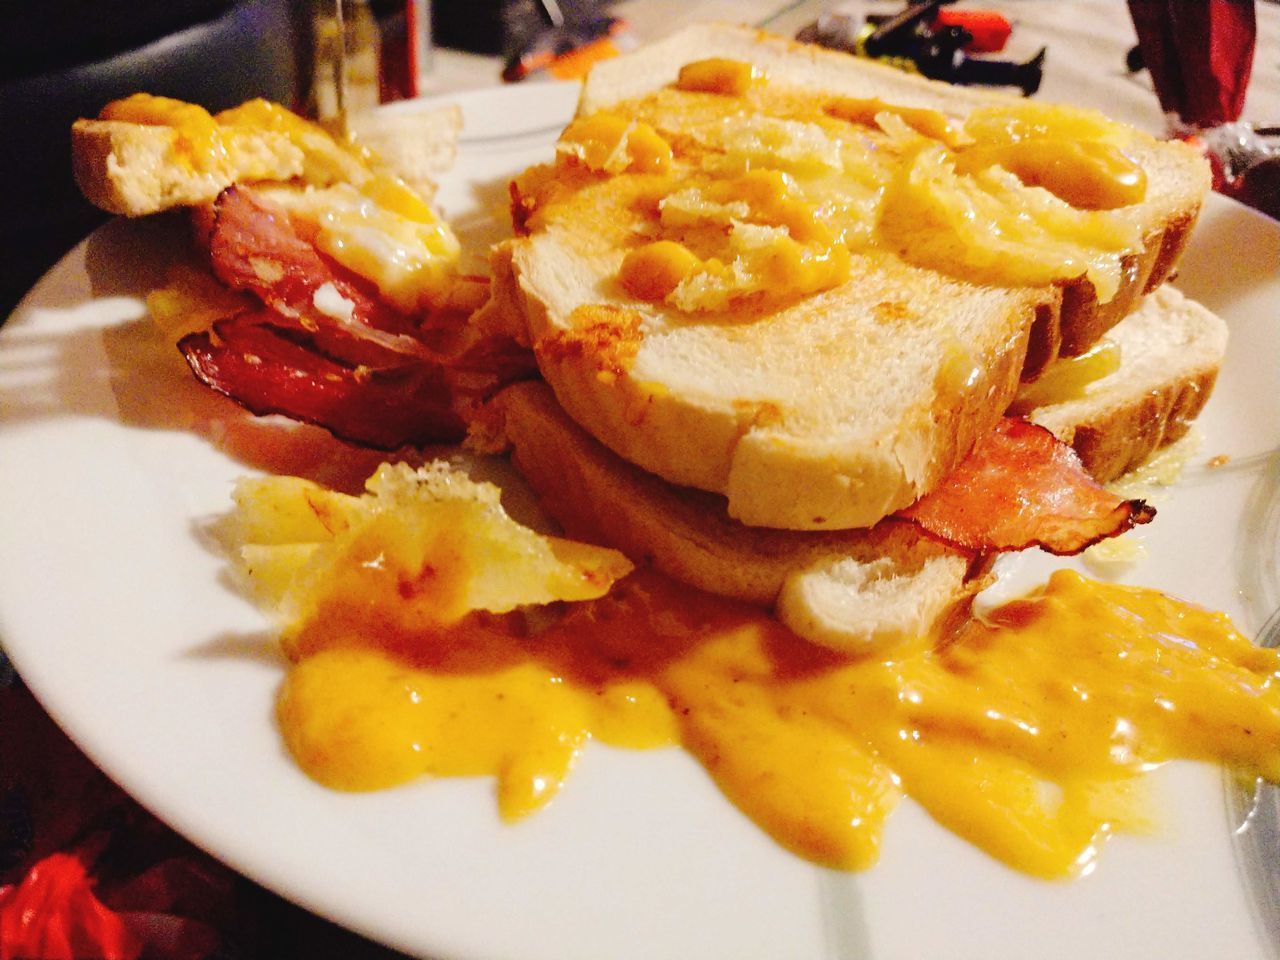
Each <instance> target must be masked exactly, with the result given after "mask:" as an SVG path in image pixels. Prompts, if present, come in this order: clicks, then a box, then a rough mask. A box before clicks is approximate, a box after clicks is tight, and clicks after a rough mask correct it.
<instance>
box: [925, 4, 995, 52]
mask: <svg viewBox="0 0 1280 960" xmlns="http://www.w3.org/2000/svg"><path fill="white" fill-rule="evenodd" d="M943 27H960V28H961V29H963V30H967V31H968V32H969V35H970V36H972V37H973V39H972V40H971V41H969V43H967V44H966V45H965V48H964V51H965V53H997V52H999V51H1000V50H1003V49H1004V45H1005V44H1006V43H1008V42H1009V35H1010V34H1012V33H1013V24H1011V23H1010V22H1009V20H1008V18H1007V17H1005V16H1004V15H1003V14H1001V13H997V12H996V11H995V10H952V9H946V10H939V11H938V15H937V16H936V17H934V20H933V24H932V29H933V30H939V29H941V28H943Z"/></svg>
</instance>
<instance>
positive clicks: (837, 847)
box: [278, 570, 1280, 877]
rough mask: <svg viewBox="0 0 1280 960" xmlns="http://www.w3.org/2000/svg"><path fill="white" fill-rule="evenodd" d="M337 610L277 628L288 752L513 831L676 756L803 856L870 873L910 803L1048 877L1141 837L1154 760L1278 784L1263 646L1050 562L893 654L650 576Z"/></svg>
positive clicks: (1218, 619) (340, 784)
mask: <svg viewBox="0 0 1280 960" xmlns="http://www.w3.org/2000/svg"><path fill="white" fill-rule="evenodd" d="M435 572H436V573H437V574H441V573H442V571H438V570H437V571H435ZM388 575H390V574H388ZM347 599H348V600H350V601H351V602H344V603H340V604H337V605H330V606H327V607H326V608H325V609H324V611H323V612H322V613H318V614H317V615H316V616H314V617H312V618H311V620H310V621H308V622H304V623H301V624H300V625H297V626H296V627H295V628H294V629H292V630H291V631H290V633H289V637H288V642H287V651H288V653H289V656H290V660H291V666H290V668H289V672H288V675H287V678H286V681H285V683H284V685H283V688H282V690H281V693H280V697H279V703H278V716H279V721H280V726H281V730H282V731H283V735H284V739H285V741H286V743H287V744H288V747H289V750H290V751H291V752H292V754H293V756H294V757H296V759H297V761H298V763H299V764H300V765H301V766H302V767H303V769H305V770H306V771H307V773H309V774H310V775H311V776H313V777H314V778H316V779H317V780H318V781H320V782H321V783H324V784H327V785H329V786H332V787H336V788H339V789H345V790H366V789H377V788H383V787H387V786H391V785H393V784H397V783H402V782H405V781H408V780H411V779H413V778H415V777H418V776H420V775H423V774H431V775H435V776H475V775H488V776H492V777H494V778H496V781H497V794H498V804H499V808H500V810H501V812H502V815H503V816H504V817H506V818H508V819H514V818H518V817H521V816H524V815H525V814H528V813H530V812H532V811H534V810H536V809H538V808H539V807H540V806H542V805H543V804H545V803H546V802H547V801H548V800H549V799H550V798H551V797H553V796H554V795H555V793H556V791H557V790H559V789H560V788H561V786H562V784H563V783H564V782H565V780H566V778H567V777H568V775H569V773H570V772H571V770H572V767H573V764H574V761H575V759H576V757H577V756H578V754H579V753H580V752H581V751H582V749H583V748H584V746H585V745H586V744H587V743H589V742H590V741H591V740H598V741H600V742H602V743H607V744H612V745H616V746H622V747H633V748H649V747H659V746H665V745H674V744H679V745H680V746H682V747H683V748H684V749H685V750H687V751H689V753H690V754H692V755H693V756H694V757H696V758H697V759H698V761H699V762H700V763H701V764H702V765H703V766H704V767H705V768H706V770H707V772H708V773H709V774H710V775H711V777H712V778H713V779H714V780H715V782H716V783H717V784H718V786H719V787H720V789H721V790H722V791H723V792H724V794H725V796H726V797H728V798H729V799H730V800H731V801H732V802H733V803H734V804H735V805H737V806H738V807H739V808H740V809H741V810H742V811H743V812H744V813H745V814H746V815H747V816H749V817H750V818H751V819H752V820H754V821H755V822H756V823H757V824H758V825H759V826H760V827H761V828H762V829H763V830H765V831H766V832H767V833H768V834H769V835H770V836H772V837H774V838H775V839H776V840H777V841H778V842H779V843H780V844H781V845H782V846H784V847H786V848H787V849H789V850H791V851H794V852H795V853H797V854H799V855H800V856H802V857H805V858H807V859H809V860H812V861H814V862H816V863H820V864H825V865H829V866H833V867H838V868H848V869H858V868H864V867H867V866H869V865H871V864H872V863H874V862H875V860H876V857H877V854H878V849H879V843H880V837H881V834H882V832H883V830H884V827H885V821H886V818H887V817H888V815H889V814H890V813H891V812H892V810H893V809H894V807H895V805H896V804H897V803H898V801H899V799H900V798H901V797H902V796H903V795H906V796H909V797H911V798H913V799H914V800H915V801H916V802H918V803H919V804H921V805H922V806H923V807H924V808H925V809H926V810H927V811H928V812H929V813H930V814H931V815H932V816H933V817H934V818H935V819H936V820H937V821H938V822H939V823H941V824H942V825H944V826H945V827H947V828H948V829H950V830H952V831H954V832H955V833H956V834H958V835H960V836H962V837H964V838H965V839H967V840H968V841H970V842H972V843H973V844H975V845H977V846H978V847H980V848H982V849H983V850H985V851H987V852H988V853H990V854H991V855H993V856H995V857H998V858H999V859H1001V860H1002V861H1004V862H1005V863H1007V864H1009V865H1010V866H1012V867H1015V868H1017V869H1019V870H1022V871H1025V872H1027V873H1030V874H1033V875H1036V876H1042V877H1062V876H1069V875H1073V874H1077V873H1079V872H1080V871H1081V870H1082V869H1084V868H1085V867H1086V866H1087V865H1088V864H1089V863H1090V862H1091V860H1092V858H1093V857H1094V855H1095V853H1096V849H1097V846H1098V844H1099V842H1100V841H1101V840H1102V839H1103V838H1104V837H1105V836H1106V835H1107V834H1108V833H1109V832H1111V831H1112V830H1125V829H1128V830H1135V829H1142V827H1143V824H1144V822H1145V815H1144V812H1143V810H1142V808H1141V805H1140V804H1135V801H1134V797H1133V796H1132V795H1131V791H1130V789H1129V787H1130V786H1131V785H1132V784H1134V783H1135V782H1136V781H1137V778H1138V777H1139V775H1140V774H1141V773H1142V772H1143V771H1145V770H1147V769H1149V768H1150V767H1151V766H1152V765H1154V764H1157V763H1160V762H1162V761H1165V760H1169V759H1173V758H1190V759H1199V760H1209V761H1216V762H1220V763H1223V764H1226V765H1228V766H1230V767H1232V768H1235V769H1237V770H1239V771H1241V772H1242V773H1245V774H1248V775H1251V776H1252V775H1261V776H1263V777H1266V778H1268V779H1271V780H1273V781H1278V780H1280V687H1278V685H1277V682H1276V681H1277V677H1278V676H1280V655H1277V653H1276V652H1275V651H1271V650H1264V649H1260V648H1256V647H1254V646H1253V645H1252V644H1250V643H1249V642H1248V641H1247V640H1246V639H1245V638H1244V637H1242V636H1240V635H1239V634H1238V633H1236V632H1235V631H1234V630H1233V629H1232V627H1231V625H1230V623H1229V622H1228V620H1227V619H1226V617H1225V616H1224V615H1221V614H1215V613H1210V612H1207V611H1204V610H1201V609H1199V608H1196V607H1194V606H1191V605H1189V604H1185V603H1181V602H1179V601H1177V600H1173V599H1170V598H1168V597H1165V596H1162V595H1161V594H1158V593H1156V592H1153V591H1150V590H1145V589H1138V588H1131V587H1123V586H1116V585H1109V584H1103V583H1099V582H1093V581H1090V580H1088V579H1085V578H1083V577H1081V576H1079V575H1077V574H1075V573H1072V572H1066V571H1062V572H1059V573H1056V574H1054V575H1053V577H1052V578H1051V579H1050V581H1049V583H1048V584H1047V586H1046V587H1045V588H1044V589H1043V590H1042V591H1041V592H1040V593H1039V594H1037V595H1033V596H1031V597H1029V598H1027V599H1024V600H1020V601H1017V602H1014V603H1012V604H1009V605H1007V606H1005V607H1003V608H1001V609H999V610H997V611H996V612H995V613H994V614H993V615H992V617H991V619H990V624H989V625H987V624H983V623H980V622H977V621H971V622H969V623H967V624H965V625H964V626H962V627H961V628H959V630H958V631H957V632H955V633H954V634H953V635H952V636H949V637H947V638H946V639H945V641H944V642H942V643H941V644H940V645H939V646H937V647H936V648H935V649H932V650H930V651H928V652H925V653H923V654H918V655H915V656H913V657H910V658H908V659H904V660H902V661H900V662H896V663H885V662H878V661H874V660H850V659H846V658H843V657H840V656H838V655H836V654H834V653H831V652H829V651H826V650H822V649H819V648H816V647H814V646H812V645H810V644H807V643H805V642H804V641H802V640H800V639H798V638H797V637H795V636H794V635H793V634H791V633H790V632H788V631H787V630H786V629H785V628H783V627H782V626H781V625H780V624H778V623H777V622H776V621H774V620H773V619H771V618H770V617H768V616H767V615H765V614H764V613H762V612H760V611H758V610H756V609H754V608H751V607H747V606H743V605H741V604H736V603H732V602H729V601H725V600H720V599H717V598H713V597H710V596H706V595H702V594H699V593H697V592H696V591H693V590H691V589H690V588H688V587H684V586H681V585H678V584H675V583H673V582H672V581H669V580H667V579H665V578H662V577H660V576H658V575H656V574H653V573H651V572H647V571H640V572H637V573H634V574H632V575H631V576H630V577H628V578H626V579H625V580H622V581H620V582H619V583H617V584H615V586H614V588H613V590H612V591H611V592H610V593H609V594H608V595H606V596H603V597H601V598H600V599H595V600H589V601H586V602H581V603H575V604H567V605H561V607H560V608H556V607H551V608H540V610H539V612H538V615H537V616H528V617H526V616H525V615H524V614H522V613H521V612H519V611H516V612H512V613H507V614H503V615H495V614H490V613H483V612H477V613H472V614H469V615H467V616H465V617H463V618H462V619H461V620H458V621H456V622H453V623H452V624H447V625H445V624H440V625H436V626H430V625H429V624H428V625H425V626H424V625H422V624H421V623H419V624H418V626H417V627H415V628H410V627H408V626H406V624H407V623H409V622H410V621H405V620H397V619H396V618H394V617H391V618H388V617H385V616H382V615H380V614H378V613H377V612H376V611H374V610H372V608H371V607H370V605H369V604H367V603H361V602H360V598H359V597H358V596H357V597H349V598H347Z"/></svg>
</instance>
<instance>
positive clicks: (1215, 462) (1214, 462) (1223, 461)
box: [1207, 453, 1231, 470]
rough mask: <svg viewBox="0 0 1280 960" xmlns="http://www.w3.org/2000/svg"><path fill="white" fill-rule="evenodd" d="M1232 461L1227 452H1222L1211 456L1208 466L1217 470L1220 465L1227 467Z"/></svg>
mask: <svg viewBox="0 0 1280 960" xmlns="http://www.w3.org/2000/svg"><path fill="white" fill-rule="evenodd" d="M1230 462H1231V457H1229V456H1228V455H1227V454H1225V453H1220V454H1218V455H1217V456H1216V457H1210V458H1209V462H1208V464H1207V466H1208V467H1209V469H1210V470H1216V469H1218V467H1225V466H1226V465H1227V464H1228V463H1230Z"/></svg>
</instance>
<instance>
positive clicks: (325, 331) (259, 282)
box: [209, 187, 440, 366]
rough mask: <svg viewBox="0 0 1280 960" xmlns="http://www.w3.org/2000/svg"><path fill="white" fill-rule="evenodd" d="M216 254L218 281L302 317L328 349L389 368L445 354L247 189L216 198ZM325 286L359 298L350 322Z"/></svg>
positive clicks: (212, 241) (301, 323) (286, 315)
mask: <svg viewBox="0 0 1280 960" xmlns="http://www.w3.org/2000/svg"><path fill="white" fill-rule="evenodd" d="M209 257H210V259H211V261H212V264H213V271H214V273H215V274H216V275H217V277H218V279H219V280H221V281H222V282H223V283H225V284H226V285H227V286H229V287H231V288H232V289H235V290H247V291H248V292H250V293H252V294H254V295H255V296H256V297H258V299H260V300H261V301H262V302H263V303H265V304H267V305H268V306H270V307H274V308H275V310H276V311H277V312H278V313H279V314H280V316H281V318H282V321H283V320H286V319H287V320H290V321H296V325H297V326H298V328H299V329H302V330H306V331H307V332H309V333H310V334H311V335H312V336H313V337H314V338H315V339H316V342H317V343H318V344H320V345H321V346H322V347H323V349H324V350H325V352H326V353H328V354H329V355H331V356H336V357H341V358H343V359H344V360H347V361H349V362H351V363H363V364H368V365H377V366H384V365H387V364H390V363H393V362H395V361H396V360H398V359H403V358H404V357H417V358H418V359H420V360H439V359H440V356H439V354H437V353H436V352H435V351H433V350H431V349H430V348H429V347H428V346H427V345H426V344H424V343H423V342H422V341H421V339H419V336H420V333H421V331H420V330H419V328H418V327H417V325H416V324H414V323H413V321H411V320H410V319H409V318H408V317H406V316H405V315H404V314H402V313H400V312H399V311H397V310H395V309H393V308H392V307H390V306H389V305H387V304H386V303H384V302H383V301H382V300H381V299H379V297H378V292H377V289H376V288H375V287H374V286H373V285H372V284H370V283H369V282H368V281H366V280H364V279H363V278H361V277H359V276H357V275H355V274H354V273H352V272H351V271H350V270H347V269H345V268H344V267H342V266H341V265H340V264H338V263H335V262H334V261H333V260H330V259H329V258H328V257H325V256H324V255H323V254H321V253H320V251H318V250H317V249H316V248H315V246H314V244H312V243H311V242H310V241H309V240H307V239H305V238H303V237H302V236H300V235H299V234H298V232H297V230H296V229H295V228H294V225H293V222H292V221H291V220H290V218H289V214H288V213H287V212H286V211H284V210H282V209H280V208H279V207H277V206H276V205H275V204H273V203H270V202H269V201H267V200H265V199H264V198H262V197H261V196H259V195H258V194H257V193H255V192H254V191H253V190H251V189H249V188H246V187H228V188H227V189H226V190H224V191H222V193H221V194H220V195H219V196H218V199H217V201H216V202H215V203H214V221H213V228H212V230H211V231H210V234H209ZM325 284H332V285H333V287H334V289H336V290H337V291H338V293H339V294H340V295H341V296H342V297H343V298H344V299H346V300H349V301H351V303H352V316H351V319H350V320H346V319H343V318H340V317H334V316H332V315H330V314H327V313H324V312H322V311H320V310H318V309H317V308H316V306H315V295H316V291H317V290H319V289H320V288H321V287H323V286H324V285H325Z"/></svg>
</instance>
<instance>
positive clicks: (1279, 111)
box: [0, 0, 1280, 960]
mask: <svg viewBox="0 0 1280 960" xmlns="http://www.w3.org/2000/svg"><path fill="white" fill-rule="evenodd" d="M975 5H978V6H981V7H983V8H987V9H998V10H1000V11H1002V12H1004V13H1005V14H1006V15H1007V16H1008V17H1009V18H1010V19H1011V20H1012V21H1013V22H1014V34H1013V38H1012V40H1011V42H1010V46H1009V48H1008V50H1007V51H1006V53H1005V55H1006V56H1008V57H1011V58H1014V59H1024V58H1026V57H1029V56H1031V55H1032V54H1034V53H1035V52H1036V51H1038V50H1039V49H1040V48H1041V47H1042V46H1047V47H1048V57H1047V61H1046V66H1045V75H1044V82H1043V85H1042V87H1041V91H1040V93H1039V95H1038V99H1043V100H1060V101H1064V102H1071V103H1076V104H1080V105H1083V106H1091V107H1096V108H1099V109H1103V110H1105V111H1106V112H1107V113H1109V114H1110V115H1111V116H1114V117H1116V118H1117V119H1120V120H1124V121H1127V122H1129V123H1131V124H1133V125H1135V126H1137V127H1140V128H1143V129H1146V130H1148V131H1150V132H1152V133H1156V134H1161V133H1163V132H1164V130H1165V126H1166V124H1165V118H1164V117H1163V115H1162V113H1161V111H1160V108H1159V106H1158V104H1157V102H1156V99H1155V96H1154V94H1153V92H1152V89H1151V83H1150V79H1149V78H1148V76H1147V75H1146V74H1145V73H1140V74H1136V75H1130V74H1128V73H1127V72H1126V71H1125V68H1124V61H1125V54H1126V53H1127V51H1128V50H1129V49H1130V48H1131V47H1132V46H1133V45H1134V43H1135V42H1136V41H1135V35H1134V30H1133V26H1132V24H1131V23H1130V21H1129V18H1128V12H1127V8H1126V5H1125V4H1124V3H1122V2H1120V0H1060V2H1051V0H985V2H983V3H981V4H975ZM829 6H831V7H832V8H834V9H838V8H840V7H841V6H852V5H850V4H843V5H842V4H830V5H829ZM859 6H861V7H862V8H864V9H870V10H875V9H880V10H895V9H899V8H900V6H901V4H900V3H898V2H896V0H895V2H883V0H869V2H866V3H863V4H860V5H859ZM823 9H824V4H822V3H819V2H815V0H803V2H799V3H796V2H792V3H780V2H777V0H772V2H771V0H697V2H686V0H624V2H621V3H618V4H616V5H615V6H614V7H613V8H612V10H613V12H614V13H616V14H617V15H619V16H621V17H622V18H624V19H625V20H626V21H627V22H628V23H629V24H630V26H631V28H632V31H633V33H634V36H635V38H636V39H637V40H639V41H644V40H652V39H657V38H660V37H662V36H664V35H666V34H668V33H670V32H672V31H674V30H676V29H678V28H679V27H681V26H683V25H685V24H687V23H690V22H692V21H695V20H705V19H712V20H722V21H727V22H745V23H749V24H751V25H754V26H759V27H763V28H765V29H769V30H771V31H774V32H778V33H782V34H788V35H790V34H794V33H795V32H796V31H797V30H798V29H799V28H800V27H802V26H804V25H805V24H807V23H809V22H811V21H812V20H813V19H815V17H816V16H817V14H818V13H820V12H821V11H822V10H823ZM1257 13H1258V34H1259V40H1258V49H1257V53H1256V55H1255V62H1254V72H1253V78H1252V82H1251V84H1250V88H1249V96H1248V100H1247V102H1246V106H1245V111H1244V118H1245V119H1248V120H1252V121H1254V122H1259V123H1263V122H1280V5H1277V4H1276V3H1273V2H1263V3H1260V4H1259V5H1258V8H1257ZM499 69H500V64H499V63H498V61H497V60H496V58H491V57H482V56H476V55H471V54H466V53H462V52H458V51H452V50H436V51H435V52H434V54H433V71H432V73H431V75H430V79H429V85H428V89H427V91H426V92H427V93H428V94H448V93H449V92H451V91H461V90H469V89H477V88H482V87H489V86H496V85H497V84H498V83H499V82H500V80H499V75H498V74H499ZM2 639H3V638H0V641H2ZM5 716H7V717H8V719H9V720H11V721H14V722H13V723H10V724H8V725H7V726H8V728H9V730H8V733H9V737H8V739H6V737H5V730H4V729H3V728H4V727H5V726H6V724H3V723H0V749H7V750H8V751H9V752H8V753H6V754H5V757H6V758H7V759H5V760H4V762H3V763H0V794H3V791H4V787H5V779H4V770H3V769H2V768H3V766H4V764H6V763H7V764H13V763H16V764H22V763H27V764H29V765H32V766H39V767H40V768H41V769H40V770H39V771H38V773H36V774H32V777H30V778H28V781H27V782H25V784H24V785H25V786H26V788H27V789H28V790H31V789H36V790H37V792H39V791H45V796H46V797H49V796H59V795H61V796H66V795H67V794H68V791H71V792H73V793H75V795H77V796H79V797H81V798H82V799H84V798H87V799H85V802H86V803H89V802H92V803H99V804H104V805H107V806H108V807H110V809H112V810H113V811H116V814H114V815H115V816H116V822H119V821H120V818H121V817H123V821H122V822H127V823H130V824H134V825H135V826H134V828H135V829H140V830H142V831H143V835H145V836H147V837H148V842H158V841H156V838H155V836H154V834H155V831H157V830H163V828H160V827H159V826H158V825H154V824H153V825H145V821H144V825H143V826H142V827H138V826H137V824H138V822H139V821H140V820H143V818H145V816H146V815H145V814H143V813H142V812H141V811H140V810H136V809H133V808H132V807H130V805H129V804H130V802H129V801H128V800H126V799H125V798H124V797H123V796H119V795H116V794H113V793H112V790H113V788H112V787H111V785H110V784H109V783H107V782H106V781H105V778H104V777H102V776H101V774H98V773H97V772H96V771H94V770H93V769H92V767H91V766H90V765H89V764H88V762H87V761H85V760H84V759H83V758H82V757H79V756H78V754H77V753H76V752H75V750H74V748H73V747H71V745H70V744H69V743H66V742H65V741H63V740H60V735H59V734H58V732H57V731H56V728H54V727H53V725H52V724H51V723H50V722H49V721H48V718H47V717H45V716H44V715H43V713H42V712H41V711H40V710H39V708H38V707H37V706H36V705H35V704H34V702H33V701H31V699H30V697H29V695H27V694H25V692H24V691H23V690H22V688H21V687H20V685H10V686H8V687H7V688H6V686H5V676H4V668H3V666H2V659H0V720H3V719H4V717H5ZM15 733H17V735H16V736H15ZM18 741H23V742H24V744H25V745H24V746H23V747H22V748H21V749H22V751H23V752H21V753H20V752H18V751H19V747H17V746H15V743H17V742H18ZM50 758H52V760H51V759H50ZM13 770H14V767H10V775H12V772H13ZM19 779H20V780H21V775H19ZM32 784H35V787H34V788H33V787H32ZM3 799H4V797H3V796H0V800H3ZM120 810H125V811H126V813H125V814H119V811H120ZM0 812H3V811H0ZM4 829H5V824H4V823H3V822H0V841H3V840H4V839H5V835H4V833H3V830H4ZM147 831H150V832H147ZM164 842H169V843H171V845H173V844H177V845H178V846H177V847H176V849H178V850H179V851H180V855H181V856H184V857H187V858H189V859H190V860H191V861H192V862H195V863H197V864H198V865H199V866H200V868H201V869H202V870H203V871H204V874H202V875H203V876H205V878H206V880H207V879H208V877H209V876H213V877H215V878H216V877H217V871H218V869H219V868H218V865H216V864H214V863H213V862H212V861H208V860H207V858H205V860H204V861H201V860H200V858H201V857H202V855H201V854H199V853H198V852H197V851H194V850H191V849H187V848H182V847H181V846H180V844H181V842H180V841H177V840H176V838H172V839H171V841H164ZM162 846H163V843H162ZM3 848H4V844H3V843H2V842H0V854H3V852H4V849H3ZM166 850H168V848H166ZM14 867H15V864H6V863H5V862H4V861H3V859H2V857H0V884H3V883H4V882H5V879H6V878H5V869H6V868H11V876H10V879H12V868H14ZM223 879H224V880H225V881H226V882H227V883H230V884H231V887H230V888H229V889H232V890H233V891H234V896H233V898H232V899H233V900H234V903H235V904H236V905H237V909H239V910H240V911H242V912H241V913H240V915H239V916H240V919H241V920H243V919H244V917H245V916H249V917H250V918H251V920H252V926H253V927H254V928H255V929H256V930H257V931H258V933H257V934H256V935H255V936H254V937H251V938H250V939H249V940H245V939H244V934H243V931H241V932H240V933H239V934H238V935H239V936H240V937H241V943H242V944H245V943H251V944H252V946H250V947H247V948H243V947H242V949H241V950H240V951H239V952H236V951H234V950H233V951H231V955H234V956H243V957H246V958H248V957H257V956H272V957H276V958H288V957H308V958H318V960H323V958H326V957H335V958H336V957H344V958H356V960H361V958H367V960H386V958H391V957H394V956H396V955H395V954H393V953H391V952H390V951H386V950H383V949H382V948H380V947H377V946H375V945H373V944H370V943H367V942H365V941H363V940H360V939H359V938H357V937H355V936H354V935H351V934H347V933H345V932H343V931H340V930H337V929H336V928H334V927H332V926H330V925H329V924H327V923H325V922H324V921H322V920H319V919H318V918H315V917H311V916H309V915H307V914H305V913H304V912H303V911H301V910H299V909H297V908H295V907H292V906H290V905H288V904H286V903H284V902H283V901H280V900H278V899H276V898H274V897H272V896H271V895H269V894H267V893H265V892H264V891H260V890H258V889H257V888H253V887H252V885H249V884H248V883H247V881H242V880H239V879H238V878H234V877H231V878H223ZM224 887H225V884H224ZM210 889H212V888H210ZM219 889H223V888H219ZM220 902H221V901H220ZM266 931H269V932H266Z"/></svg>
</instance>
